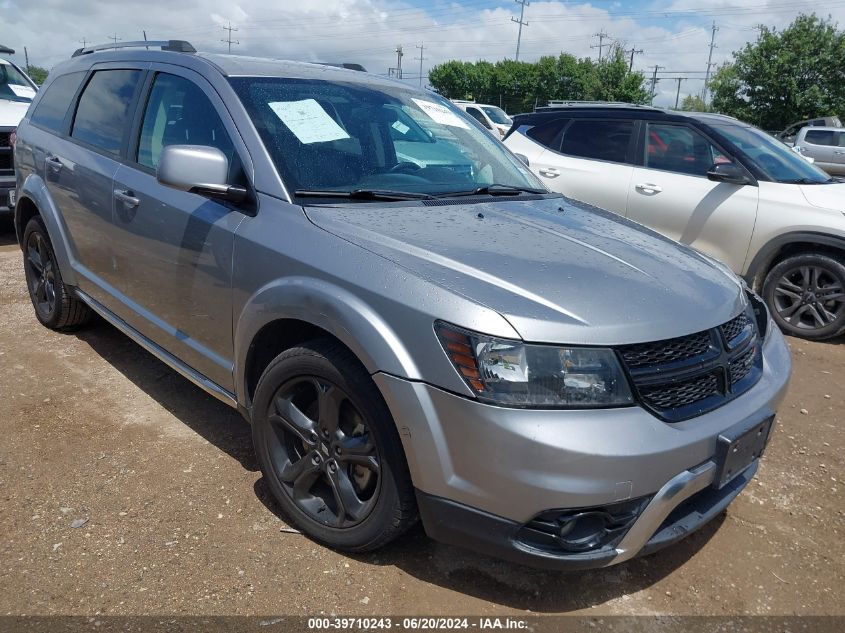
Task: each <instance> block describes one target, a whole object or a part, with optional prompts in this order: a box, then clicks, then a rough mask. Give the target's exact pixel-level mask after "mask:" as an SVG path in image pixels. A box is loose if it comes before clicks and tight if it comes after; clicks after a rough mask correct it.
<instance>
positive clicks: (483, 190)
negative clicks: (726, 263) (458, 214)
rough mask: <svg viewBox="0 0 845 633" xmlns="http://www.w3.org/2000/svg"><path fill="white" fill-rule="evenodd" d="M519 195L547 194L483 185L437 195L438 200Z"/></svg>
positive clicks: (526, 188)
mask: <svg viewBox="0 0 845 633" xmlns="http://www.w3.org/2000/svg"><path fill="white" fill-rule="evenodd" d="M520 193H549V192H548V191H546V190H545V189H539V188H537V187H518V186H514V185H498V184H494V185H484V186H483V187H477V188H475V189H470V190H469V191H449V192H446V193H439V194H437V197H438V198H457V197H460V196H483V195H488V196H512V195H514V194H517V195H518V194H520Z"/></svg>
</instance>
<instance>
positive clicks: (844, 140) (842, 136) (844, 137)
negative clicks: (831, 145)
mask: <svg viewBox="0 0 845 633" xmlns="http://www.w3.org/2000/svg"><path fill="white" fill-rule="evenodd" d="M838 135H839V147H845V133H842V132H839V133H838Z"/></svg>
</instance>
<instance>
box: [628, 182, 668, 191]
mask: <svg viewBox="0 0 845 633" xmlns="http://www.w3.org/2000/svg"><path fill="white" fill-rule="evenodd" d="M634 188H635V189H636V190H637V191H642V192H643V193H660V192H661V191H663V187H661V186H660V185H653V184H651V183H650V182H641V183H640V184H638V185H635V186H634Z"/></svg>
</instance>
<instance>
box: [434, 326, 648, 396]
mask: <svg viewBox="0 0 845 633" xmlns="http://www.w3.org/2000/svg"><path fill="white" fill-rule="evenodd" d="M435 330H436V331H437V336H438V337H439V339H440V342H441V344H442V345H443V349H444V350H445V351H446V355H447V356H448V357H449V360H451V361H452V364H453V365H454V366H455V369H457V370H458V373H460V374H461V376H462V377H463V379H464V380H465V381H466V383H467V385H469V388H470V389H471V390H472V391H473V393H474V394H475V395H476V396H477V397H478V399H479V400H484V401H487V402H491V403H494V404H501V405H505V406H511V407H546V408H561V409H578V408H598V407H618V406H625V405H630V404H633V402H634V399H633V397H632V396H631V390H630V388H629V387H628V382H627V380H626V379H625V376H624V374H623V373H622V369H621V368H620V366H619V361H618V360H617V359H616V354H615V353H614V352H613V350H610V349H603V348H593V347H555V346H551V345H527V344H525V343H522V342H521V341H512V340H507V339H496V338H492V337H489V336H485V335H483V334H477V333H475V332H470V331H468V330H463V329H460V328H457V327H455V326H453V325H448V324H446V323H440V322H438V323H437V324H435Z"/></svg>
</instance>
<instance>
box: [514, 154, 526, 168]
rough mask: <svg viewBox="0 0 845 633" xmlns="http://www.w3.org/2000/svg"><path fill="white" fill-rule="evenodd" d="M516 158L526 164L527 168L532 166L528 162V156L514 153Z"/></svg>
mask: <svg viewBox="0 0 845 633" xmlns="http://www.w3.org/2000/svg"><path fill="white" fill-rule="evenodd" d="M514 156H516V157H517V158H518V159H519V160H521V161H522V162H523V163H525V166H526V167H529V166H530V163H529V162H528V156H526V155H525V154H517V153H516V152H514Z"/></svg>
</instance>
